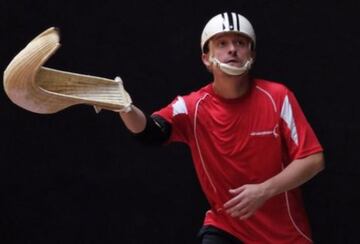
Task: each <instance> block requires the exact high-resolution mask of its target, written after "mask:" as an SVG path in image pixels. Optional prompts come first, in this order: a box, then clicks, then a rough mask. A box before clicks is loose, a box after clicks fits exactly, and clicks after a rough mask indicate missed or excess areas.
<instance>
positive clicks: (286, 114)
mask: <svg viewBox="0 0 360 244" xmlns="http://www.w3.org/2000/svg"><path fill="white" fill-rule="evenodd" d="M280 116H281V118H282V119H283V120H284V121H285V122H286V125H287V127H288V128H289V129H290V132H291V139H292V140H293V141H294V142H295V144H296V145H298V144H299V141H298V140H299V139H298V133H297V130H296V125H295V120H294V115H293V111H292V108H291V104H290V101H289V97H288V96H287V95H286V96H285V98H284V102H283V105H282V108H281V114H280Z"/></svg>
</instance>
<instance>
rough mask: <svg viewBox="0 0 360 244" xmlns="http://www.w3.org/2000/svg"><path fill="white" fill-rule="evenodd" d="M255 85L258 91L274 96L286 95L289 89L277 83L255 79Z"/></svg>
mask: <svg viewBox="0 0 360 244" xmlns="http://www.w3.org/2000/svg"><path fill="white" fill-rule="evenodd" d="M255 84H256V87H257V88H258V89H263V90H264V91H267V92H269V93H270V94H272V95H274V96H276V95H286V94H287V93H288V92H289V88H287V87H286V86H285V85H284V84H283V83H280V82H277V81H270V80H264V79H255Z"/></svg>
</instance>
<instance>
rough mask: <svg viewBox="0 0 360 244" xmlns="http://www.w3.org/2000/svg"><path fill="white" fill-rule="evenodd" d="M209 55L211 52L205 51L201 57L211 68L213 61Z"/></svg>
mask: <svg viewBox="0 0 360 244" xmlns="http://www.w3.org/2000/svg"><path fill="white" fill-rule="evenodd" d="M209 57H210V54H209V52H208V53H203V54H202V55H201V59H202V61H203V63H204V64H205V66H206V67H207V68H209V67H210V66H211V62H210V60H209Z"/></svg>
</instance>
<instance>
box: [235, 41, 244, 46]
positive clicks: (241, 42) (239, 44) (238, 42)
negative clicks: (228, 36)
mask: <svg viewBox="0 0 360 244" xmlns="http://www.w3.org/2000/svg"><path fill="white" fill-rule="evenodd" d="M235 43H236V45H237V46H240V47H244V46H245V45H246V41H245V40H242V39H239V40H236V42H235Z"/></svg>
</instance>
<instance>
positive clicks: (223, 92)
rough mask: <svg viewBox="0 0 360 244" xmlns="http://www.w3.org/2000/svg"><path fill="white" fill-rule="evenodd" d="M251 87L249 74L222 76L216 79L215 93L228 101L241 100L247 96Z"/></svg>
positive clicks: (214, 83) (214, 84)
mask: <svg viewBox="0 0 360 244" xmlns="http://www.w3.org/2000/svg"><path fill="white" fill-rule="evenodd" d="M249 87H250V77H249V74H244V75H241V76H232V75H226V74H224V75H221V76H217V77H214V82H213V88H214V92H215V93H216V94H217V95H219V96H221V97H223V98H226V99H234V98H240V97H242V96H244V95H245V94H246V92H247V91H248V90H249Z"/></svg>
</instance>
